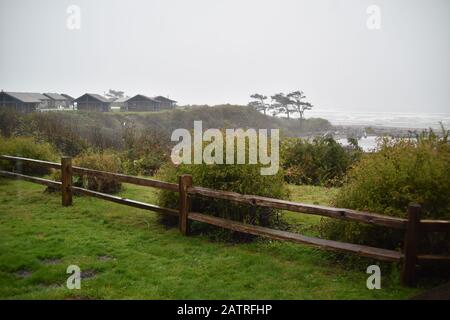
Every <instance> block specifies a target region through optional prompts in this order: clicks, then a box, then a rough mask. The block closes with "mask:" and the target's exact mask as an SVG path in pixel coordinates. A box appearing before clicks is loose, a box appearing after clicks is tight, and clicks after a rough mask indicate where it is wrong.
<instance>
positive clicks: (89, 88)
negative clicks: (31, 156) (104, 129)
mask: <svg viewBox="0 0 450 320" xmlns="http://www.w3.org/2000/svg"><path fill="white" fill-rule="evenodd" d="M348 2H352V5H349V3H348ZM344 4H345V5H344ZM373 4H375V5H377V6H379V8H380V18H381V20H380V21H381V22H380V29H379V30H370V29H369V28H368V27H367V24H366V23H367V19H368V17H369V16H370V14H368V13H367V8H368V7H369V6H370V5H373ZM70 5H77V6H79V8H80V10H81V12H80V17H81V20H80V22H81V24H80V26H81V27H80V29H77V30H70V29H69V28H67V25H66V24H67V23H66V22H67V19H68V16H69V14H68V13H67V8H68V7H69V6H70ZM449 16H450V3H449V2H448V1H440V0H436V1H424V0H415V1H404V0H401V1H400V0H398V1H377V2H376V3H373V2H372V1H365V0H363V1H345V3H344V2H343V1H325V0H322V1H288V0H284V1H281V2H275V1H246V2H244V3H242V2H237V1H227V2H225V1H215V2H211V1H203V0H196V1H190V2H188V3H186V2H183V1H176V0H172V1H148V2H144V1H137V0H134V1H95V2H94V1H84V0H80V1H50V0H46V1H39V2H37V1H27V0H19V1H10V0H6V1H2V2H1V4H0V36H1V37H2V39H3V41H2V54H1V55H0V70H1V73H0V89H2V90H5V91H30V92H59V93H67V94H69V95H72V96H74V97H78V96H80V95H82V94H83V93H85V92H93V93H99V94H103V93H104V92H106V91H108V89H115V90H123V91H124V92H125V94H126V95H128V96H133V95H135V94H138V93H141V94H145V95H149V96H156V95H162V96H168V97H170V98H173V99H174V100H177V101H178V103H179V104H180V105H186V104H197V105H201V104H208V105H217V104H226V103H230V104H247V102H249V101H250V100H251V99H250V95H251V94H253V93H255V92H258V93H262V94H265V95H267V96H270V95H272V94H275V93H278V92H290V91H294V90H303V91H304V92H305V94H306V96H307V98H308V101H310V102H311V103H312V104H313V105H314V106H315V108H314V110H316V111H321V110H330V109H331V110H336V109H338V110H348V111H349V112H357V111H361V112H403V113H404V112H426V113H448V112H449V110H450V108H449V106H450V91H449V90H448V84H449V82H450V61H449V60H450V58H449V57H450V19H449Z"/></svg>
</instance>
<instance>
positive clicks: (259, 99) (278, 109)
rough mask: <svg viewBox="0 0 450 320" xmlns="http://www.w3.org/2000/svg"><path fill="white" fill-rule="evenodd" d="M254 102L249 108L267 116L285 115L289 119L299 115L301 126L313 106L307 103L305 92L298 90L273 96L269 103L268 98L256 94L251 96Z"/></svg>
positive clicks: (251, 102) (250, 103)
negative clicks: (306, 113)
mask: <svg viewBox="0 0 450 320" xmlns="http://www.w3.org/2000/svg"><path fill="white" fill-rule="evenodd" d="M250 98H252V99H253V100H252V101H250V102H249V103H248V105H249V106H251V107H253V108H255V109H256V110H258V111H262V112H263V113H264V114H265V115H266V114H267V113H268V112H270V113H271V114H272V115H273V116H277V115H279V114H285V115H286V116H287V118H288V119H290V118H291V116H292V115H298V118H299V122H300V126H301V124H302V121H303V119H304V115H305V111H307V110H311V109H312V108H313V105H312V104H311V103H310V102H308V101H305V99H306V96H305V94H304V93H303V91H300V90H297V91H293V92H291V93H288V94H284V93H282V92H280V93H276V94H274V95H273V96H271V97H270V98H271V101H270V102H268V101H267V100H268V97H267V96H265V95H263V94H259V93H255V94H252V95H251V96H250Z"/></svg>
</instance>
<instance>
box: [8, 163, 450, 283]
mask: <svg viewBox="0 0 450 320" xmlns="http://www.w3.org/2000/svg"><path fill="white" fill-rule="evenodd" d="M0 160H7V161H14V162H26V163H31V164H33V165H37V166H41V167H44V168H51V169H57V170H61V182H58V181H53V180H48V179H43V178H37V177H33V176H28V175H24V174H21V173H17V172H9V171H3V170H0V176H3V177H7V178H16V179H22V180H25V181H30V182H34V183H38V184H42V185H45V186H48V187H52V188H55V189H60V190H61V199H62V205H63V206H70V205H72V198H73V197H72V194H73V193H75V194H80V195H85V196H90V197H95V198H99V199H103V200H107V201H112V202H115V203H119V204H122V205H126V206H130V207H135V208H139V209H144V210H150V211H153V212H158V213H162V214H167V215H172V216H177V217H178V218H179V229H180V232H181V233H182V234H184V235H188V234H189V220H191V221H198V222H202V223H207V224H210V225H214V226H217V227H221V228H225V229H229V230H233V231H238V232H243V233H248V234H252V235H256V236H260V237H265V238H270V239H275V240H285V241H290V242H294V243H300V244H306V245H310V246H313V247H317V248H322V249H326V250H333V251H340V252H346V253H353V254H357V255H359V256H363V257H368V258H373V259H377V260H382V261H391V262H398V263H402V282H403V284H405V285H408V286H412V285H414V284H415V282H416V278H417V274H416V273H417V265H418V264H422V263H433V264H437V263H447V264H448V263H450V256H441V255H430V254H421V253H418V241H419V237H420V235H421V234H423V233H426V232H450V221H447V220H421V219H420V210H421V208H420V206H419V205H418V204H411V205H410V206H409V208H408V214H407V216H408V218H407V219H403V218H396V217H388V216H384V215H380V214H376V213H368V212H362V211H356V210H350V209H343V208H331V207H325V206H317V205H310V204H304V203H298V202H292V201H285V200H279V199H272V198H267V197H260V196H254V195H243V194H239V193H235V192H229V191H219V190H214V189H208V188H203V187H198V186H193V181H192V177H191V176H189V175H182V176H180V177H179V181H178V184H176V183H169V182H164V181H158V180H155V179H148V178H140V177H134V176H128V175H124V174H118V173H111V172H105V171H98V170H93V169H87V168H81V167H77V166H72V161H71V159H70V158H68V157H63V158H61V163H56V162H49V161H41V160H35V159H28V158H21V157H13V156H6V155H0ZM73 175H82V176H84V175H87V176H96V177H105V178H111V179H115V180H117V181H120V182H124V183H130V184H136V185H140V186H147V187H154V188H159V189H165V190H169V191H173V192H178V193H179V195H180V201H179V203H180V204H179V209H178V210H176V209H171V208H163V207H160V206H157V205H153V204H148V203H144V202H140V201H135V200H131V199H126V198H121V197H117V196H113V195H110V194H106V193H101V192H96V191H92V190H87V189H84V188H79V187H74V186H72V176H73ZM192 196H202V197H210V198H215V199H224V200H229V201H233V202H237V203H243V204H247V205H250V206H258V207H267V208H274V209H281V210H287V211H292V212H298V213H304V214H314V215H320V216H325V217H330V218H335V219H341V220H346V221H356V222H360V223H368V224H373V225H378V226H383V227H387V228H394V229H400V230H404V232H405V243H404V248H403V250H402V251H401V252H399V251H395V250H388V249H382V248H375V247H370V246H365V245H357V244H352V243H344V242H339V241H333V240H326V239H320V238H315V237H309V236H304V235H301V234H297V233H292V232H287V231H281V230H275V229H271V228H266V227H260V226H255V225H250V224H245V223H242V222H238V221H232V220H227V219H223V218H219V217H214V216H211V215H207V214H203V213H198V212H192V211H191V197H192Z"/></svg>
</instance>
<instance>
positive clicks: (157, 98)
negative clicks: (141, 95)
mask: <svg viewBox="0 0 450 320" xmlns="http://www.w3.org/2000/svg"><path fill="white" fill-rule="evenodd" d="M153 99H154V100H157V101H165V102H176V101H175V100H172V99H169V98H166V97H163V96H156V97H153Z"/></svg>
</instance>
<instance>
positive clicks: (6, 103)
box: [0, 91, 50, 112]
mask: <svg viewBox="0 0 450 320" xmlns="http://www.w3.org/2000/svg"><path fill="white" fill-rule="evenodd" d="M49 101H50V99H49V98H48V97H46V96H44V95H42V94H40V93H35V92H9V91H1V92H0V109H3V110H4V109H8V110H13V111H17V112H32V111H36V110H37V109H38V108H45V107H47V105H48V102H49Z"/></svg>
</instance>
